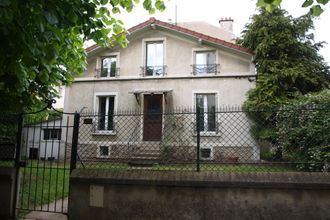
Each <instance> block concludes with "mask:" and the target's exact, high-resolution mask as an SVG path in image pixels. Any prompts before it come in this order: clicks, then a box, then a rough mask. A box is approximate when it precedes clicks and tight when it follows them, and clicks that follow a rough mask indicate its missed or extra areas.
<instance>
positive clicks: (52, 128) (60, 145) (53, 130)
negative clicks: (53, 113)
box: [21, 118, 66, 160]
mask: <svg viewBox="0 0 330 220" xmlns="http://www.w3.org/2000/svg"><path fill="white" fill-rule="evenodd" d="M65 129H66V128H65V126H62V118H54V119H50V120H45V121H42V122H39V123H28V124H25V125H24V127H23V130H22V146H23V148H22V150H21V154H22V156H23V157H24V156H25V157H27V158H29V159H41V160H57V159H61V160H63V159H64V154H65V145H66V144H65V143H64V142H65V141H63V138H62V137H63V136H65V135H64V134H65Z"/></svg>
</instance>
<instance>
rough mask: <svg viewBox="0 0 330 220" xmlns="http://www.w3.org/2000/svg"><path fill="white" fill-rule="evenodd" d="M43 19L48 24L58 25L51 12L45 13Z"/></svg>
mask: <svg viewBox="0 0 330 220" xmlns="http://www.w3.org/2000/svg"><path fill="white" fill-rule="evenodd" d="M45 17H46V19H47V21H48V22H49V23H50V24H57V23H58V19H57V17H56V15H55V14H54V12H52V11H46V12H45Z"/></svg>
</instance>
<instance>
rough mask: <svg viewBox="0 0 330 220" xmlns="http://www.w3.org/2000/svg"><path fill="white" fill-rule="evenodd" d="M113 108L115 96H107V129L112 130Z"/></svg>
mask: <svg viewBox="0 0 330 220" xmlns="http://www.w3.org/2000/svg"><path fill="white" fill-rule="evenodd" d="M114 108H115V97H113V96H110V97H109V106H108V130H113V112H114Z"/></svg>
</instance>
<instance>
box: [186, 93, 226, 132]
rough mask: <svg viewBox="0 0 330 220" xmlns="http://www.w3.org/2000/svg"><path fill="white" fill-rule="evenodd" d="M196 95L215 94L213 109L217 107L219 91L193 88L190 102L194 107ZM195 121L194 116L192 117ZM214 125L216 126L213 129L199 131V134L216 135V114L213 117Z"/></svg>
mask: <svg viewBox="0 0 330 220" xmlns="http://www.w3.org/2000/svg"><path fill="white" fill-rule="evenodd" d="M197 95H215V109H218V105H219V100H218V99H219V97H220V96H219V92H218V91H217V90H195V91H193V96H192V99H193V100H192V103H193V106H194V108H196V104H197V103H196V98H197ZM193 120H194V121H195V122H196V120H197V119H196V118H195V117H194V119H193ZM204 121H205V119H204ZM215 124H216V125H215V126H216V129H215V131H201V132H200V135H201V136H216V135H217V126H218V118H217V115H216V117H215Z"/></svg>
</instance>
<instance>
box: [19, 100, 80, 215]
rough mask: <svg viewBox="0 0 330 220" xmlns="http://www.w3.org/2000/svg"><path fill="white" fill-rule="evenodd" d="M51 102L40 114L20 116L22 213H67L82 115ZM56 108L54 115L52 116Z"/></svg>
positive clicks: (20, 194)
mask: <svg viewBox="0 0 330 220" xmlns="http://www.w3.org/2000/svg"><path fill="white" fill-rule="evenodd" d="M53 103H54V101H53V100H51V101H50V102H49V103H48V106H47V107H45V108H44V109H41V110H40V111H38V112H33V113H23V114H21V115H20V120H19V126H18V139H17V140H18V143H17V146H18V147H17V150H16V163H15V164H16V168H17V178H16V179H17V181H16V189H17V190H16V198H17V200H16V202H15V203H16V204H14V206H15V208H16V209H17V210H18V211H19V212H22V211H23V212H28V211H42V212H56V213H64V214H66V213H67V207H68V199H67V198H68V195H69V176H70V172H71V171H72V170H73V169H74V168H75V163H76V149H77V146H76V145H77V138H78V129H79V126H78V122H79V114H78V113H64V112H59V111H56V110H55V109H54V108H53V107H52V104H53ZM47 109H52V115H49V112H50V111H47Z"/></svg>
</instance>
